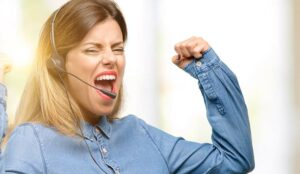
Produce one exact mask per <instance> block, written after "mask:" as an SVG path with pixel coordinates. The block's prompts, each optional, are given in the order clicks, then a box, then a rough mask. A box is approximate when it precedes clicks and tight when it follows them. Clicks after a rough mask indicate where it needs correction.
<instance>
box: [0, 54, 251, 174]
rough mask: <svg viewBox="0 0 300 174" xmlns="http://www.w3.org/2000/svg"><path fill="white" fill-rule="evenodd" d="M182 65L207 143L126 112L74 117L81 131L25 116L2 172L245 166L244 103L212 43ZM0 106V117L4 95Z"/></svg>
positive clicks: (170, 173)
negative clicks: (194, 85) (206, 127)
mask: <svg viewBox="0 0 300 174" xmlns="http://www.w3.org/2000/svg"><path fill="white" fill-rule="evenodd" d="M184 71H186V72H187V73H189V74H190V75H191V76H192V77H194V78H195V79H197V80H198V86H199V88H200V91H201V93H202V95H203V98H204V101H205V105H206V109H207V118H208V121H209V123H210V125H211V127H212V130H213V131H212V144H209V143H199V142H191V141H187V140H185V139H184V138H182V137H176V136H172V135H170V134H168V133H166V132H164V131H162V130H160V129H157V128H155V127H153V126H151V125H149V124H147V123H145V122H144V121H143V120H141V119H139V118H138V117H136V116H134V115H129V116H125V117H123V118H121V119H117V120H115V121H113V122H109V121H108V120H107V118H106V117H104V116H103V117H101V119H100V121H99V123H98V124H97V125H90V124H88V123H86V122H82V123H81V127H82V133H83V137H84V138H80V137H70V136H65V135H62V134H61V133H59V132H57V131H56V129H55V128H54V127H50V126H45V125H41V124H36V123H26V124H23V125H20V126H18V127H17V128H16V129H15V130H14V131H13V133H12V135H11V136H10V137H9V141H8V144H7V146H6V149H5V151H4V153H3V154H2V155H3V157H2V158H1V162H0V164H1V165H2V166H4V167H3V173H4V172H5V173H15V174H16V173H18V174H19V173H22V174H40V173H41V174H60V173H62V174H82V173H84V174H96V173H97V174H105V173H106V174H120V173H122V174H202V173H216V174H217V173H220V174H227V173H228V174H234V173H247V172H249V171H251V170H253V168H254V156H253V149H252V142H251V132H250V125H249V120H248V113H247V107H246V104H245V101H244V98H243V95H242V92H241V90H240V87H239V84H238V81H237V78H236V76H235V75H234V74H233V73H232V72H231V70H230V69H229V68H228V67H227V66H226V65H225V64H224V63H223V62H222V61H221V60H220V58H219V57H218V56H217V54H216V53H215V52H214V50H213V49H209V50H208V51H206V52H205V53H204V54H203V57H202V58H201V59H199V60H198V59H197V60H196V59H195V60H193V61H192V63H190V64H189V65H187V66H186V67H185V68H184ZM0 90H1V88H0ZM0 94H1V95H3V93H0ZM0 97H3V96H0ZM0 109H1V115H0V116H1V125H3V124H4V123H5V120H6V119H5V117H6V114H5V102H4V103H3V102H1V105H0ZM3 118H4V119H3ZM1 130H4V129H1ZM0 133H2V134H3V132H0ZM195 133H199V132H195ZM2 134H1V135H2Z"/></svg>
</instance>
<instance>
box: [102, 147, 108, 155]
mask: <svg viewBox="0 0 300 174" xmlns="http://www.w3.org/2000/svg"><path fill="white" fill-rule="evenodd" d="M102 152H103V154H104V155H105V154H107V149H106V148H105V147H102Z"/></svg>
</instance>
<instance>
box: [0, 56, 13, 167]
mask: <svg viewBox="0 0 300 174" xmlns="http://www.w3.org/2000/svg"><path fill="white" fill-rule="evenodd" d="M10 70H11V64H10V63H9V61H8V58H7V56H4V55H2V54H0V172H1V173H4V172H3V170H4V165H3V156H2V151H1V145H2V141H3V138H4V136H5V133H6V129H7V122H8V121H7V113H6V98H7V90H6V87H5V85H4V75H5V74H6V73H7V72H9V71H10Z"/></svg>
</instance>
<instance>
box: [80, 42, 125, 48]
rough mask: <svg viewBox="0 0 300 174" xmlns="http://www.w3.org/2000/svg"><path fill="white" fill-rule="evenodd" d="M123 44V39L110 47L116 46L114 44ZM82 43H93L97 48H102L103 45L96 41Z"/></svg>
mask: <svg viewBox="0 0 300 174" xmlns="http://www.w3.org/2000/svg"><path fill="white" fill-rule="evenodd" d="M123 44H124V42H123V41H119V42H116V43H113V44H112V47H116V46H119V45H123ZM83 45H95V46H96V47H98V48H102V47H103V45H102V44H100V43H98V42H87V43H84V44H83Z"/></svg>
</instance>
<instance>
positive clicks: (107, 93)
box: [51, 58, 117, 99]
mask: <svg viewBox="0 0 300 174" xmlns="http://www.w3.org/2000/svg"><path fill="white" fill-rule="evenodd" d="M51 60H52V62H53V64H54V66H55V67H56V68H57V69H58V70H59V71H60V72H63V73H66V74H68V75H70V76H72V77H75V78H76V79H77V80H79V81H81V82H82V83H84V84H86V85H88V86H90V87H92V88H94V89H97V90H99V91H101V92H102V93H104V94H105V95H107V96H109V97H110V98H112V99H115V98H116V97H117V95H116V94H115V93H112V92H110V91H108V90H105V89H100V88H97V87H96V86H94V85H91V84H89V83H88V82H86V81H84V80H82V79H81V78H79V77H78V76H76V75H75V74H72V73H69V72H67V71H65V70H64V69H63V68H61V66H59V65H58V64H59V63H57V62H56V61H57V59H54V58H51Z"/></svg>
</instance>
